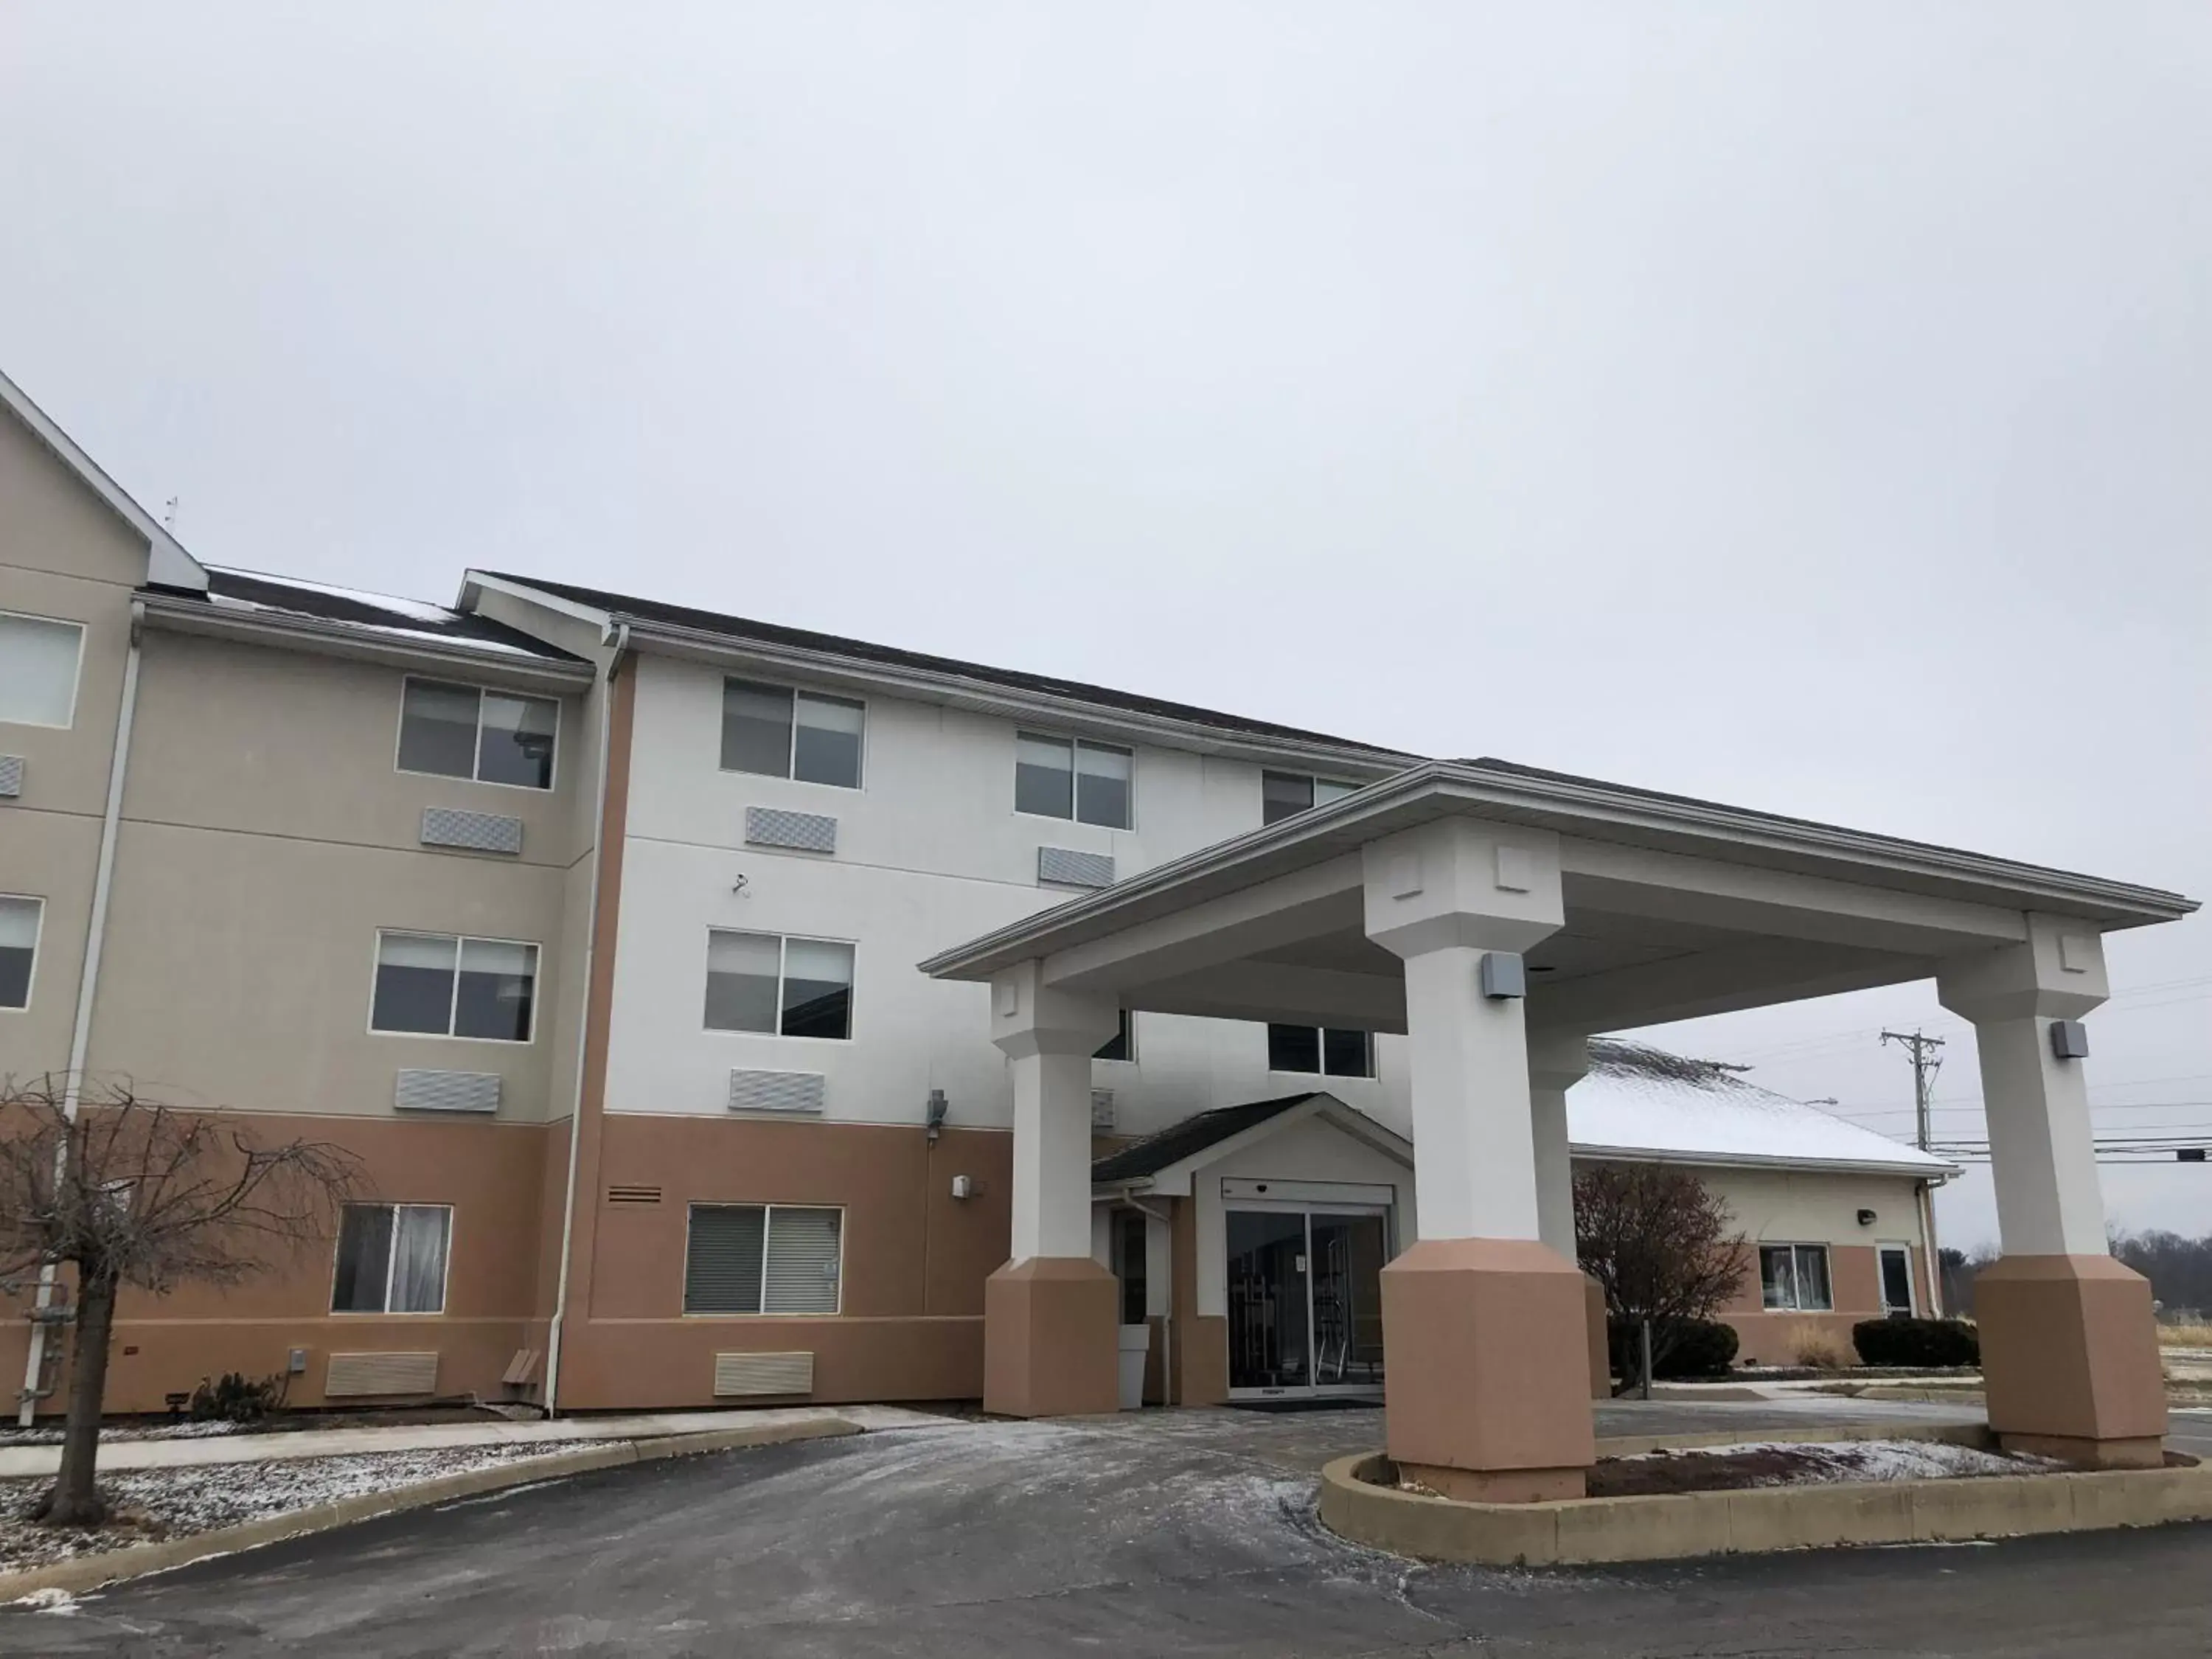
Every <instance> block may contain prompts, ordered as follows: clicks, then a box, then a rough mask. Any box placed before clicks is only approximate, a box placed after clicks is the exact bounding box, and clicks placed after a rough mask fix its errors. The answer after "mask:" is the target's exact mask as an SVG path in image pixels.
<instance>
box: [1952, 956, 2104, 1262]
mask: <svg viewBox="0 0 2212 1659" xmlns="http://www.w3.org/2000/svg"><path fill="white" fill-rule="evenodd" d="M2028 922H2029V937H2028V939H2027V940H2026V941H2025V942H2024V943H2022V944H2019V945H2004V946H2002V947H2000V948H1998V949H1997V950H1995V951H1984V952H1979V953H1978V954H1976V955H1974V956H1972V957H1959V958H1956V959H1954V960H1953V961H1950V962H1947V963H1944V964H1943V965H1942V969H1941V970H1940V971H1939V973H1938V975H1937V977H1936V995H1937V997H1938V999H1939V1000H1941V1001H1942V1004H1943V1006H1945V1007H1946V1008H1948V1009H1949V1010H1950V1011H1951V1012H1953V1013H1954V1014H1958V1015H1960V1017H1961V1018H1966V1019H1967V1020H1970V1021H1972V1023H1973V1027H1974V1046H1975V1050H1976V1053H1977V1055H1978V1058H1979V1060H1980V1062H1981V1073H1982V1103H1983V1109H1984V1112H1985V1113H1986V1115H1987V1116H1988V1119H1989V1127H1990V1166H1991V1168H1990V1173H1991V1175H1992V1176H1993V1177H1994V1180H1995V1184H1996V1197H1997V1230H1998V1233H1999V1236H2000V1237H2001V1239H2002V1244H2003V1249H2004V1254H2005V1255H2105V1254H2106V1252H2107V1248H2108V1247H2107V1245H2106V1237H2105V1202H2104V1195H2103V1194H2102V1192H2101V1191H2100V1189H2099V1188H2098V1184H2097V1158H2096V1146H2095V1137H2094V1133H2093V1130H2092V1128H2091V1127H2090V1122H2089V1094H2088V1080H2087V1077H2086V1075H2085V1074H2084V1066H2083V1062H2082V1061H2081V1060H2060V1059H2058V1058H2057V1055H2056V1054H2054V1053H2053V1051H2052V1048H2051V1024H2052V1022H2053V1021H2054V1020H2060V1019H2079V1018H2081V1016H2082V1015H2084V1014H2086V1013H2087V1012H2089V1011H2090V1010H2092V1009H2093V1008H2095V1007H2096V1006H2099V1005H2100V1003H2102V1002H2103V1001H2104V1000H2105V999H2106V995H2107V994H2108V992H2107V987H2106V978H2105V956H2104V946H2103V941H2102V939H2100V937H2099V936H2098V934H2097V933H2096V931H2095V928H2094V926H2093V924H2091V923H2087V922H2076V921H2070V920H2069V919H2067V918H2063V917H2057V916H2031V917H2029V918H2028Z"/></svg>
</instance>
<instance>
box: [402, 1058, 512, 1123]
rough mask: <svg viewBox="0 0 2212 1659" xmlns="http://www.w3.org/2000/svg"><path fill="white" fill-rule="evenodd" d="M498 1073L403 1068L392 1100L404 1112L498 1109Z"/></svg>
mask: <svg viewBox="0 0 2212 1659" xmlns="http://www.w3.org/2000/svg"><path fill="white" fill-rule="evenodd" d="M499 1086H500V1080H499V1073H496V1072H428V1071H414V1070H408V1069H404V1068H403V1069H402V1070H401V1072H400V1073H399V1078H398V1083H397V1084H396V1085H395V1086H394V1087H393V1089H392V1104H393V1105H394V1106H395V1107H397V1108H398V1109H399V1110H401V1111H403V1112H495V1111H497V1110H498V1109H499Z"/></svg>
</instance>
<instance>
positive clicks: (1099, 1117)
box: [1091, 1089, 1114, 1135]
mask: <svg viewBox="0 0 2212 1659" xmlns="http://www.w3.org/2000/svg"><path fill="white" fill-rule="evenodd" d="M1091 1133H1094V1134H1102V1135H1110V1134H1112V1133H1114V1091H1112V1090H1111V1089H1093V1090H1092V1091H1091Z"/></svg>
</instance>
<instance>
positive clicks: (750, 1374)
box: [714, 1353, 814, 1400]
mask: <svg viewBox="0 0 2212 1659" xmlns="http://www.w3.org/2000/svg"><path fill="white" fill-rule="evenodd" d="M813 1392H814V1356H813V1355H812V1354H811V1353H718V1354H716V1355H715V1356H714V1397H715V1398H716V1399H718V1400H726V1399H728V1398H730V1397H731V1396H732V1395H769V1394H812V1393H813Z"/></svg>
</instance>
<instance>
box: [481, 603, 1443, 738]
mask: <svg viewBox="0 0 2212 1659" xmlns="http://www.w3.org/2000/svg"><path fill="white" fill-rule="evenodd" d="M481 574H483V575H485V576H489V577H490V578H492V579H493V580H497V581H503V582H512V583H513V584H515V585H516V586H520V587H529V588H536V589H537V590H538V591H539V592H543V593H547V594H550V595H551V596H552V597H554V598H556V599H566V600H568V601H569V602H570V603H571V604H574V605H586V606H589V607H590V608H591V609H592V610H594V611H605V612H606V613H607V614H608V615H609V616H611V617H623V618H625V619H627V620H629V621H631V622H635V623H647V624H652V623H659V624H662V625H664V626H666V627H670V628H678V629H689V630H690V631H692V632H694V633H700V634H718V635H721V636H722V637H724V638H725V639H727V640H730V641H733V642H737V643H740V644H759V645H768V646H781V647H790V648H793V649H796V650H801V651H817V652H822V653H826V654H829V655H834V656H840V657H848V658H851V659H854V661H857V662H865V663H872V664H876V665H881V666H884V667H889V668H902V669H912V670H915V671H920V672H922V673H926V674H941V675H948V676H953V677H957V678H961V679H965V680H972V681H975V682H977V683H978V684H986V685H999V686H1005V687H1006V688H1008V689H1009V690H1017V691H1026V692H1032V693H1037V694H1041V695H1042V696H1053V697H1065V698H1069V699H1073V700H1074V701H1077V702H1088V703H1095V704H1097V705H1098V706H1099V707H1101V708H1118V709H1124V710H1127V712H1129V713H1132V714H1146V715H1151V716H1154V717H1156V718H1159V719H1164V720H1183V721H1188V722H1189V723H1191V724H1193V725H1198V726H1212V727H1214V728H1216V729H1218V730H1220V731H1223V732H1237V733H1241V734H1243V735H1246V736H1249V737H1256V738H1278V739H1280V740H1282V741H1285V742H1291V743H1315V744H1330V745H1332V746H1334V747H1337V748H1340V749H1352V750H1365V751H1367V752H1368V753H1370V754H1371V755H1372V756H1373V757H1375V759H1376V761H1378V762H1383V763H1390V762H1398V763H1402V762H1404V761H1407V760H1409V759H1411V758H1413V757H1411V756H1407V755H1404V754H1401V753H1400V752H1399V751H1398V750H1389V749H1378V748H1376V746H1375V745H1374V744H1365V743H1358V742H1356V741H1354V740H1353V739H1352V738H1337V737H1331V736H1329V735H1328V733H1327V732H1308V731H1305V730H1303V729H1302V728H1300V727H1298V726H1279V725H1276V724H1275V723H1273V721H1270V720H1251V719H1249V718H1247V717H1246V716H1244V715H1242V714H1224V713H1222V712H1221V711H1220V710H1218V709H1213V708H1197V707H1195V706H1194V705H1192V704H1189V703H1181V702H1168V701H1166V700H1165V699H1163V698H1159V697H1147V696H1141V695H1139V694H1138V693H1136V692H1133V691H1119V690H1115V689H1113V688H1112V687H1110V686H1103V685H1091V684H1085V683H1084V682H1082V681H1080V680H1063V679H1059V678H1054V677H1053V676H1052V675H1049V674H1030V673H1024V672H1023V671H1020V670H1018V669H1012V668H994V667H992V666H990V665H988V664H986V663H975V662H963V661H962V660H960V659H957V658H955V657H938V656H932V655H929V654H928V653H925V652H920V651H906V650H901V649H899V648H898V647H894V646H887V645H875V644H872V643H870V642H869V641H866V640H854V639H848V638H846V637H844V636H843V635H837V634H817V633H815V632H813V631H812V630H811V629H804V628H786V627H784V626H782V625H781V624H780V623H765V622H759V621H757V620H755V619H754V618H752V617H733V616H730V615H727V614H726V613H724V612H721V611H700V610H696V609H694V608H693V607H691V606H690V605H667V604H664V603H662V602H661V601H659V600H658V599H638V598H636V597H635V596H634V595H631V594H627V593H613V592H607V591H606V590H605V589H603V588H597V587H580V586H577V585H576V584H574V583H573V582H556V581H547V580H544V578H543V577H538V576H524V575H517V574H512V573H510V572H507V571H500V570H486V571H483V572H482V573H481Z"/></svg>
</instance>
